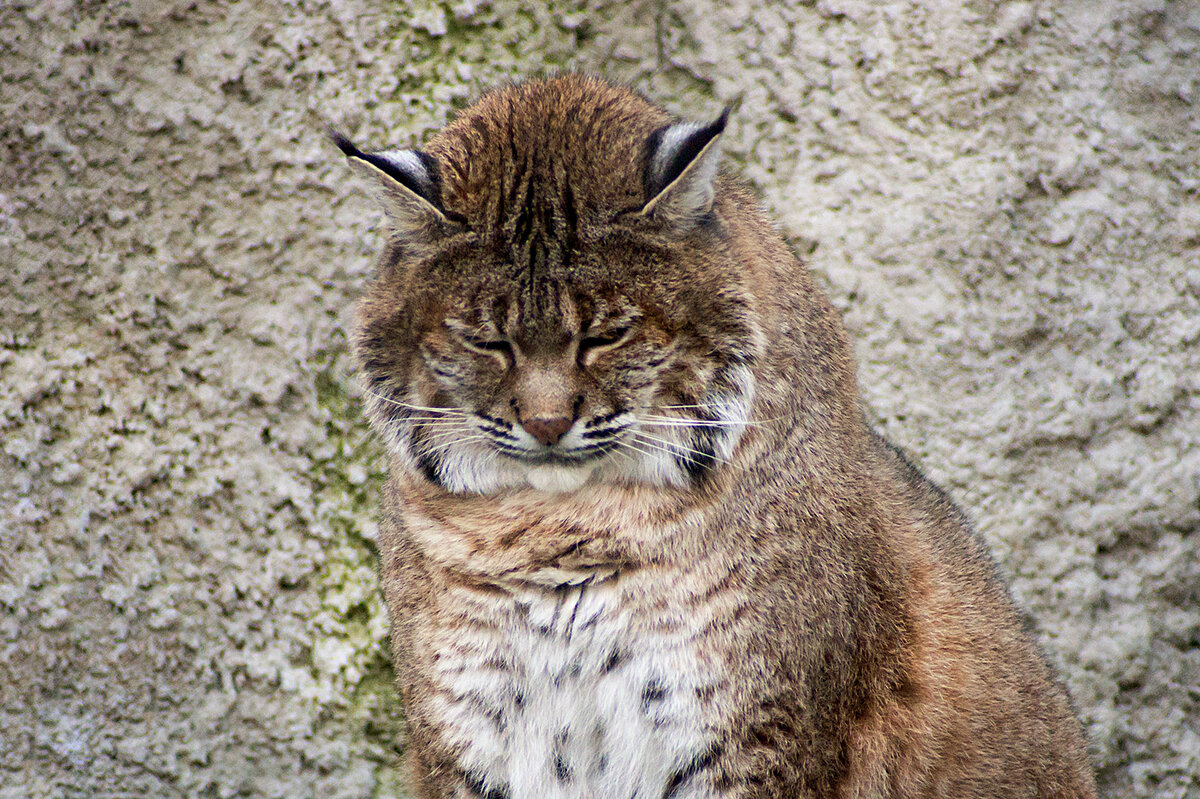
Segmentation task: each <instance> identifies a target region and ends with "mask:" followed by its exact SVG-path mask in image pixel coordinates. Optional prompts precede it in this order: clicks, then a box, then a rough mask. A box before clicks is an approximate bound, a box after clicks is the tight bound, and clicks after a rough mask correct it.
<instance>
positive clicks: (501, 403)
mask: <svg viewBox="0 0 1200 799" xmlns="http://www.w3.org/2000/svg"><path fill="white" fill-rule="evenodd" d="M725 122H726V115H725V114H722V115H721V117H720V118H719V119H717V120H716V121H715V122H712V123H710V124H705V125H702V124H695V123H691V122H677V121H674V120H672V118H671V117H669V116H668V115H667V113H666V112H664V111H663V110H661V109H659V108H657V107H655V106H653V105H651V104H650V103H648V102H647V101H645V100H644V99H642V98H641V97H639V96H637V95H635V94H633V93H632V92H630V91H628V90H625V89H622V88H619V87H614V86H611V85H609V84H607V83H604V82H602V81H600V80H598V79H595V78H589V77H585V76H579V75H569V76H564V77H559V78H555V79H552V80H545V81H539V82H534V83H528V84H524V85H521V86H516V87H510V88H507V89H503V90H498V91H495V92H493V93H491V94H488V95H485V96H484V97H483V98H482V99H481V100H480V101H479V102H478V103H477V104H476V105H474V106H473V107H471V108H469V109H467V110H466V111H464V112H463V113H462V114H460V115H459V117H458V118H457V119H456V120H455V121H454V122H453V123H451V124H450V125H449V126H447V127H446V128H445V129H444V130H442V131H441V132H439V133H438V134H436V135H435V136H434V137H433V138H432V139H431V140H430V141H429V142H428V143H427V144H426V146H425V147H424V148H423V149H421V150H390V151H383V152H362V151H360V150H359V149H358V148H356V147H355V146H354V145H353V144H351V143H350V141H349V140H347V139H346V138H344V137H342V136H339V135H336V134H335V136H334V139H335V143H336V144H337V145H338V146H339V147H340V148H341V150H342V151H343V152H344V153H345V154H346V155H347V156H348V157H349V159H350V161H351V162H352V163H353V164H355V165H356V166H358V167H360V168H361V169H362V170H363V171H365V172H367V173H369V174H370V175H371V177H372V179H373V180H374V181H375V183H376V184H377V185H378V187H379V188H380V193H381V197H382V200H383V204H384V207H385V209H386V213H387V220H388V233H389V240H388V243H387V246H386V248H385V252H384V254H383V257H382V260H381V262H380V265H379V267H378V271H377V274H376V276H375V277H374V279H373V282H372V283H371V285H370V287H369V288H368V290H367V293H366V295H365V297H364V298H363V300H362V301H361V303H360V305H359V307H358V312H357V319H356V331H355V335H354V350H355V354H356V357H357V361H358V364H359V368H360V371H361V374H362V377H363V381H364V386H365V391H366V401H367V408H368V414H369V417H370V419H371V421H372V423H373V425H374V426H375V428H376V429H377V430H378V431H379V433H381V434H382V436H383V437H384V439H385V441H386V443H387V445H388V448H389V449H390V451H391V453H392V454H393V455H394V456H395V457H396V458H397V459H398V460H399V462H400V463H401V464H402V465H403V466H404V467H405V468H408V469H410V470H412V471H413V472H414V473H419V474H421V475H423V476H424V477H425V478H427V479H428V480H429V481H432V482H433V483H436V484H438V485H440V486H442V487H443V488H445V489H446V490H449V491H451V492H456V493H482V494H486V493H491V492H495V491H500V490H503V489H506V488H513V487H520V486H526V485H532V486H533V487H534V488H536V489H541V490H547V491H568V490H574V489H576V488H578V487H580V486H582V485H583V484H585V483H586V482H588V481H589V480H591V481H605V480H607V481H620V482H624V483H648V484H653V485H658V486H667V485H674V486H679V487H685V488H686V487H689V486H694V485H698V484H701V483H703V482H704V481H705V480H706V479H707V477H708V476H709V475H710V474H711V473H712V471H713V470H715V469H719V468H721V464H722V463H723V462H725V461H728V460H729V459H730V458H731V456H732V454H733V451H734V448H735V447H736V446H737V443H738V440H739V438H740V436H741V435H742V433H743V431H744V429H745V426H746V424H747V422H748V421H749V417H750V414H751V406H752V404H753V400H754V390H755V380H754V376H753V366H754V363H755V360H756V358H757V357H758V356H759V355H760V351H761V348H762V343H761V338H762V334H761V332H760V325H759V323H758V322H757V319H756V314H755V312H754V309H753V307H752V302H751V295H750V292H749V290H748V289H747V287H746V286H745V285H744V283H745V280H746V269H745V265H744V263H743V261H744V259H745V256H743V255H739V254H738V250H737V249H736V248H734V247H732V246H731V245H730V234H729V225H728V216H729V214H730V213H732V212H733V210H732V209H733V206H732V204H733V200H732V199H731V197H733V196H734V195H737V194H738V192H739V191H740V190H739V189H738V188H737V187H736V186H734V185H733V184H732V183H730V182H729V181H727V180H725V179H724V178H721V177H719V175H718V161H719V152H718V144H719V137H720V135H721V132H722V131H723V130H724V127H725Z"/></svg>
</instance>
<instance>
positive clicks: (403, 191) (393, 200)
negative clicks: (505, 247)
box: [329, 130, 461, 236]
mask: <svg viewBox="0 0 1200 799" xmlns="http://www.w3.org/2000/svg"><path fill="white" fill-rule="evenodd" d="M329 137H330V138H331V139H332V140H333V143H334V144H335V145H337V148H338V149H339V150H341V151H342V152H343V153H345V154H346V157H347V158H349V159H350V163H351V164H353V165H354V167H355V168H357V169H358V170H359V171H361V172H364V173H366V174H368V175H369V176H370V177H371V179H372V180H374V181H375V183H376V184H377V185H378V186H379V188H380V192H381V199H382V200H383V207H384V210H385V211H386V212H387V215H388V220H389V221H390V222H391V226H392V229H393V232H395V233H398V234H401V235H405V236H412V235H414V234H419V233H421V232H426V231H431V229H433V228H438V227H440V226H442V225H445V224H446V223H448V222H450V221H461V220H460V219H459V218H458V217H457V215H453V214H447V213H446V210H445V208H443V207H442V191H441V181H440V180H439V178H438V171H437V163H436V162H435V161H434V160H433V158H431V157H430V156H429V155H427V154H425V153H423V152H421V151H420V150H384V151H382V152H377V153H364V152H363V151H362V150H360V149H358V148H357V147H355V146H354V144H353V143H352V142H351V141H350V139H348V138H346V137H345V136H344V135H342V134H341V133H338V132H337V131H335V130H330V131H329Z"/></svg>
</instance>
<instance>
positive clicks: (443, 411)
mask: <svg viewBox="0 0 1200 799" xmlns="http://www.w3.org/2000/svg"><path fill="white" fill-rule="evenodd" d="M366 393H367V394H369V395H371V396H372V397H374V398H375V399H377V400H381V401H383V402H387V403H390V404H392V405H399V406H400V407H401V408H409V409H411V410H414V411H433V412H434V413H440V414H446V415H451V416H466V415H467V412H466V411H464V410H462V409H461V408H432V407H430V406H428V405H413V404H412V403H410V402H401V401H400V400H398V399H392V398H391V397H388V396H386V395H384V394H380V393H379V392H378V391H371V390H370V389H367V390H366Z"/></svg>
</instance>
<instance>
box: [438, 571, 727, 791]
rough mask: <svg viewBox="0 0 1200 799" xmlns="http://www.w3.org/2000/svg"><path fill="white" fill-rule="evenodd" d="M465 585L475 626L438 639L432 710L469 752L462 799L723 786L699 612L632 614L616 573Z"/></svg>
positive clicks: (454, 741) (455, 742) (446, 731)
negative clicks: (489, 589)
mask: <svg viewBox="0 0 1200 799" xmlns="http://www.w3.org/2000/svg"><path fill="white" fill-rule="evenodd" d="M463 594H464V596H462V597H458V598H461V599H462V600H463V603H464V604H463V605H461V606H460V609H462V610H466V612H467V615H469V616H470V617H471V618H472V623H468V624H462V625H456V626H455V628H454V629H453V630H450V629H447V630H445V632H444V633H443V634H442V635H441V636H440V637H439V639H438V641H437V644H436V650H437V659H436V674H435V680H436V681H437V682H438V683H439V687H440V688H441V690H440V692H439V695H438V698H437V699H436V700H435V701H436V705H435V707H434V710H435V715H436V716H438V717H439V718H440V720H441V721H442V723H443V724H444V725H445V726H444V727H443V732H444V734H445V735H447V736H448V737H449V739H450V740H449V743H451V744H452V745H453V746H454V747H455V748H456V749H458V750H459V751H461V753H462V754H461V756H460V763H461V765H462V767H463V768H464V770H465V771H466V772H467V773H468V775H469V777H468V781H467V783H468V784H467V786H465V787H464V789H463V791H462V795H463V796H465V797H466V796H482V797H486V798H487V799H500V798H501V797H505V798H506V799H593V798H594V799H600V798H602V797H603V798H604V799H608V797H612V798H613V799H634V798H635V797H636V799H662V798H663V797H671V799H701V797H709V796H711V795H712V794H711V791H710V790H709V788H708V787H707V786H708V780H707V777H706V775H705V774H704V773H703V772H704V769H705V767H706V766H707V765H708V763H709V762H710V761H711V759H712V754H711V749H710V746H711V743H712V741H711V740H710V736H709V735H708V734H707V732H706V729H705V724H704V719H703V718H702V707H701V700H700V698H699V697H700V696H703V695H704V693H705V691H706V690H707V688H708V687H709V686H710V683H711V679H710V678H709V676H708V675H706V672H708V671H709V669H708V668H706V667H705V666H704V663H705V659H704V658H703V657H702V656H701V655H700V653H698V652H697V651H695V646H694V644H695V640H694V632H695V630H694V620H689V619H687V618H685V616H686V614H682V613H681V614H678V616H676V614H671V613H669V612H668V613H659V614H650V613H646V612H634V611H633V603H632V602H631V601H630V600H629V598H628V594H627V593H626V592H624V591H623V590H622V589H621V587H620V586H618V585H617V584H616V581H605V582H598V583H596V584H592V583H590V582H584V583H582V584H579V585H573V586H569V587H563V588H559V589H557V590H540V589H530V590H529V591H528V592H525V593H519V594H516V595H513V596H503V597H497V596H488V597H480V595H478V594H474V593H471V594H470V596H467V595H466V594H468V592H466V591H464V592H463ZM647 616H650V618H647Z"/></svg>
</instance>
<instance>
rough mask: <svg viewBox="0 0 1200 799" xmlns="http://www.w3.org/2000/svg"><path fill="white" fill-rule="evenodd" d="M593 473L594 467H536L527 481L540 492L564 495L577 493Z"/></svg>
mask: <svg viewBox="0 0 1200 799" xmlns="http://www.w3.org/2000/svg"><path fill="white" fill-rule="evenodd" d="M593 471H595V467H594V466H587V467H579V466H535V467H533V468H531V469H530V470H529V472H528V474H527V475H526V476H525V479H526V480H528V481H529V485H531V486H533V487H534V488H536V489H537V490H538V491H546V492H549V493H552V494H564V493H566V492H568V491H575V490H576V489H578V488H579V487H580V486H582V485H583V484H584V483H586V482H587V481H588V478H589V477H591V476H592V472H593Z"/></svg>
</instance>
